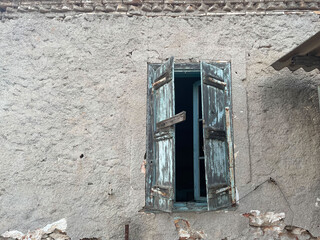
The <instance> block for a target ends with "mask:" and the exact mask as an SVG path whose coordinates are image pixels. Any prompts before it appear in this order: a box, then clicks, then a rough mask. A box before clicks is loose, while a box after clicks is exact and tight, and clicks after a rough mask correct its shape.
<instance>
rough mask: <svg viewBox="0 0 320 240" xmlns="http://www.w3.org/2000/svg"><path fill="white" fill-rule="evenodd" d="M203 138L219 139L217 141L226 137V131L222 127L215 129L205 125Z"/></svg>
mask: <svg viewBox="0 0 320 240" xmlns="http://www.w3.org/2000/svg"><path fill="white" fill-rule="evenodd" d="M205 138H206V139H214V140H219V141H225V140H226V139H227V137H226V131H225V130H222V129H215V128H211V127H206V128H205Z"/></svg>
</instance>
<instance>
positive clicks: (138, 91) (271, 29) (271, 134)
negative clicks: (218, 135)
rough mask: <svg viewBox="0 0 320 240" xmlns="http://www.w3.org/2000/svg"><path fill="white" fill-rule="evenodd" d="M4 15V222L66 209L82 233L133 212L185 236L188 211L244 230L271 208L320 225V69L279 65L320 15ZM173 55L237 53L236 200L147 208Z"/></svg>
mask: <svg viewBox="0 0 320 240" xmlns="http://www.w3.org/2000/svg"><path fill="white" fill-rule="evenodd" d="M1 16H2V21H1V22H0V49H1V58H0V79H1V81H0V91H1V92H0V96H1V98H0V104H1V105H0V106H1V108H0V116H1V120H0V145H1V148H0V153H1V156H2V157H1V160H0V163H1V170H0V182H1V185H0V206H1V208H0V232H1V233H2V232H5V231H6V230H8V229H17V230H19V231H22V232H26V231H27V230H28V229H36V228H38V227H39V226H44V225H46V224H47V223H50V222H53V221H56V220H58V219H61V218H66V219H67V221H68V229H67V232H68V235H69V236H71V238H72V239H80V238H84V237H102V239H123V238H124V225H125V224H130V239H141V240H144V239H146V240H152V239H157V240H160V239H177V238H178V233H177V231H176V229H175V219H176V218H179V219H186V220H188V221H189V222H190V224H191V226H192V227H193V228H194V229H196V230H198V231H201V232H203V233H204V234H206V236H207V238H206V239H237V237H238V236H243V235H244V234H245V233H247V231H248V222H247V219H245V218H244V217H243V216H242V214H243V213H246V212H249V211H250V210H252V209H258V210H260V211H275V212H285V213H286V216H287V217H286V219H285V222H286V224H287V225H295V226H299V227H301V228H304V229H307V230H309V231H310V232H311V233H312V235H313V236H320V226H319V225H320V207H319V204H320V203H319V197H320V187H319V185H320V176H319V172H320V161H319V156H320V146H319V145H320V134H319V132H320V114H319V106H318V97H317V91H316V86H317V85H319V83H320V79H319V71H318V70H315V71H313V72H310V73H305V72H304V71H302V70H298V71H296V72H295V73H291V72H289V71H288V70H282V71H280V72H277V71H275V70H273V69H272V68H271V67H270V64H271V63H272V62H273V61H275V60H277V59H278V58H279V57H281V56H282V55H283V54H285V53H287V52H288V51H289V50H290V49H292V48H293V47H295V46H297V45H298V44H299V43H301V42H302V41H303V40H305V39H306V38H308V37H309V36H311V35H313V34H314V33H316V32H317V31H318V30H319V29H320V21H319V16H318V15H317V14H315V13H312V12H307V13H301V14H286V15H284V14H271V15H261V16H260V15H243V16H232V15H223V16H219V17H218V16H206V17H203V18H199V17H194V16H190V17H189V16H183V17H178V18H172V17H169V16H159V17H147V16H133V17H128V16H125V15H114V14H109V15H108V14H105V13H94V14H88V13H86V14H82V13H81V14H79V13H75V12H73V13H70V14H66V13H60V14H55V15H54V16H52V14H41V13H38V12H29V13H19V12H16V13H14V14H13V15H10V13H8V12H5V13H2V15H1ZM10 16H14V17H12V18H14V19H10V18H11V17H10ZM52 17H54V18H52ZM170 56H174V57H175V59H176V61H177V62H198V61H200V60H207V61H209V60H211V61H213V60H230V61H231V64H232V82H233V83H232V89H233V106H234V119H233V121H234V135H235V154H236V162H235V164H236V186H237V189H238V192H239V196H240V201H239V206H238V207H237V208H236V209H235V210H233V211H227V212H226V211H218V212H203V213H172V214H167V213H160V214H146V213H139V212H138V211H139V210H140V209H141V208H142V207H143V206H144V197H145V191H144V178H145V176H144V174H143V173H141V169H140V168H141V164H142V162H143V158H144V154H145V151H146V149H145V143H146V137H145V129H146V120H145V119H146V89H147V86H146V83H147V63H148V62H153V63H159V62H163V61H164V60H165V59H166V58H168V57H170ZM270 177H272V179H274V180H275V181H276V184H275V183H274V182H272V181H267V180H268V179H270ZM263 182H265V183H263ZM261 183H263V184H262V185H261V186H260V187H258V188H256V186H258V185H259V184H261ZM255 188H256V190H254V191H252V190H253V189H255ZM251 191H252V192H251ZM249 192H251V193H249ZM247 193H249V194H247Z"/></svg>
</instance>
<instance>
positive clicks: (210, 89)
mask: <svg viewBox="0 0 320 240" xmlns="http://www.w3.org/2000/svg"><path fill="white" fill-rule="evenodd" d="M201 94H202V113H203V139H204V156H205V175H206V187H207V203H208V210H216V209H220V208H225V207H229V206H230V205H233V204H234V203H235V188H234V168H233V135H232V108H231V73H230V63H224V64H222V63H217V64H214V65H213V64H207V63H205V62H201Z"/></svg>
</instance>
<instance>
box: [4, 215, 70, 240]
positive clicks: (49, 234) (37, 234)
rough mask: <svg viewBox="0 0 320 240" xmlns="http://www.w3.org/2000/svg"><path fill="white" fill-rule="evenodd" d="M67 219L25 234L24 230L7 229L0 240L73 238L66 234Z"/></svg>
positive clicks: (68, 239) (56, 239)
mask: <svg viewBox="0 0 320 240" xmlns="http://www.w3.org/2000/svg"><path fill="white" fill-rule="evenodd" d="M66 229H67V221H66V219H65V218H63V219H61V220H59V221H57V222H54V223H51V224H48V225H47V226H45V227H44V228H40V229H37V230H34V231H28V233H26V234H24V233H22V232H19V231H16V230H13V231H7V232H5V233H3V234H2V236H0V240H11V239H18V240H22V239H32V240H41V239H46V240H70V239H71V238H70V237H69V236H68V235H67V234H66Z"/></svg>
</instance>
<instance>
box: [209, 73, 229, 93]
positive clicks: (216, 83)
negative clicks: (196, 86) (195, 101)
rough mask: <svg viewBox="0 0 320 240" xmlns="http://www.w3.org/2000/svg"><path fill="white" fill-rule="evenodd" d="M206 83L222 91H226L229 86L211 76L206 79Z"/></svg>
mask: <svg viewBox="0 0 320 240" xmlns="http://www.w3.org/2000/svg"><path fill="white" fill-rule="evenodd" d="M204 83H205V84H208V85H211V86H213V87H216V88H219V89H222V90H224V88H225V87H226V86H227V84H226V83H225V82H222V81H219V80H216V79H214V78H213V77H210V76H208V77H206V78H205V80H204Z"/></svg>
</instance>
